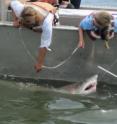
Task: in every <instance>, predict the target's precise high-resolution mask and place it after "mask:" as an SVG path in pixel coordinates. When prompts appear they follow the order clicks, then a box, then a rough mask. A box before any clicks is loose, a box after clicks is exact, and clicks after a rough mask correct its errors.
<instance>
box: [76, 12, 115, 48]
mask: <svg viewBox="0 0 117 124" xmlns="http://www.w3.org/2000/svg"><path fill="white" fill-rule="evenodd" d="M113 23H114V21H113V17H112V15H111V14H109V13H108V12H105V11H100V12H94V13H91V14H90V15H88V16H86V17H85V18H84V19H83V20H82V21H81V22H80V25H79V42H78V47H81V48H84V46H85V42H84V34H83V33H84V31H86V32H88V35H89V36H90V38H91V39H93V40H95V39H102V40H105V41H108V40H109V39H111V38H113V37H114V24H113Z"/></svg>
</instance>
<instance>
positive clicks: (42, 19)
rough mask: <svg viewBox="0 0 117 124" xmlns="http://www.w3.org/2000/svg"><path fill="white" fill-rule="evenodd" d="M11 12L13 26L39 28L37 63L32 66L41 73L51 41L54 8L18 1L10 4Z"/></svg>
mask: <svg viewBox="0 0 117 124" xmlns="http://www.w3.org/2000/svg"><path fill="white" fill-rule="evenodd" d="M10 6H11V8H12V10H13V16H14V26H16V27H19V25H20V22H21V23H22V24H23V25H24V26H25V27H27V28H31V29H35V26H36V28H37V27H40V26H41V29H42V34H41V44H40V47H39V51H38V59H37V63H36V64H35V65H34V67H35V69H36V71H37V72H39V71H41V69H42V67H43V64H44V59H45V56H46V53H47V50H48V49H49V46H50V44H51V40H52V25H53V23H54V22H53V20H54V13H55V12H56V8H54V7H53V6H52V5H50V4H48V3H43V2H30V4H25V5H24V4H22V3H21V2H19V1H18V0H13V1H11V3H10Z"/></svg>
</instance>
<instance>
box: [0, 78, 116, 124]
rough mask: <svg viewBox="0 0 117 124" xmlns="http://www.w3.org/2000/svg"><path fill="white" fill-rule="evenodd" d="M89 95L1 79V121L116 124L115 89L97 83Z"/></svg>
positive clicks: (13, 122)
mask: <svg viewBox="0 0 117 124" xmlns="http://www.w3.org/2000/svg"><path fill="white" fill-rule="evenodd" d="M100 84H101V85H99V86H98V89H97V92H96V93H94V94H90V95H88V96H79V95H68V94H62V93H57V92H54V91H51V90H48V89H45V88H43V87H40V86H37V85H34V84H24V83H22V82H18V83H16V82H13V81H3V80H1V81H0V124H16V123H17V124H117V119H116V115H117V106H116V103H117V88H116V86H111V85H107V84H103V85H102V83H100Z"/></svg>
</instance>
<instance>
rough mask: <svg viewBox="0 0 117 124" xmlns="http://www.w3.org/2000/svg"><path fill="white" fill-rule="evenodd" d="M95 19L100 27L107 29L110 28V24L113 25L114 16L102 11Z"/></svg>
mask: <svg viewBox="0 0 117 124" xmlns="http://www.w3.org/2000/svg"><path fill="white" fill-rule="evenodd" d="M94 18H95V20H96V22H97V23H98V24H99V25H100V26H102V27H106V26H109V24H110V23H111V19H112V16H111V14H109V13H108V12H105V11H101V12H97V13H95V14H94Z"/></svg>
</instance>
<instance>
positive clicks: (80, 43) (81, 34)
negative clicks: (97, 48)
mask: <svg viewBox="0 0 117 124" xmlns="http://www.w3.org/2000/svg"><path fill="white" fill-rule="evenodd" d="M84 46H85V43H84V35H83V29H82V28H81V27H79V41H78V47H80V48H84Z"/></svg>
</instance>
